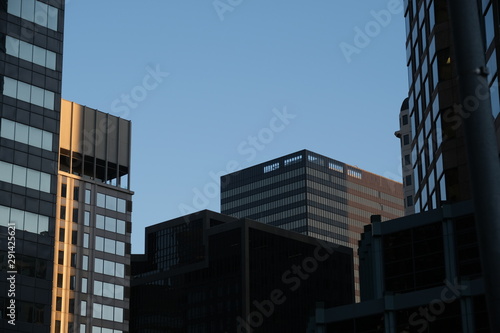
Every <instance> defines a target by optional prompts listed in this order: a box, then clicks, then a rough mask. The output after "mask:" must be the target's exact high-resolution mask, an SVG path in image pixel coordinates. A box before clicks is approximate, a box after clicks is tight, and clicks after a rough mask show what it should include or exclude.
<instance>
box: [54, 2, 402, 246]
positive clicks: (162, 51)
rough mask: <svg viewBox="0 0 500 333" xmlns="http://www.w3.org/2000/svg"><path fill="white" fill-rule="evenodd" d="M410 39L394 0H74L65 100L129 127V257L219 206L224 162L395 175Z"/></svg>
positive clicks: (66, 53) (66, 46)
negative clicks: (149, 229) (155, 230)
mask: <svg viewBox="0 0 500 333" xmlns="http://www.w3.org/2000/svg"><path fill="white" fill-rule="evenodd" d="M231 3H232V4H233V5H231ZM214 4H215V5H217V8H216V7H215V6H214ZM398 5H399V7H398ZM388 8H389V9H391V10H392V12H391V11H389V10H388ZM381 11H382V12H381ZM374 13H379V14H380V15H378V21H377V20H376V19H375V16H377V15H375V16H374ZM360 30H361V31H365V34H366V31H368V34H367V35H364V36H361V35H360V33H359V31H360ZM404 35H405V25H404V19H403V12H402V1H398V0H371V1H368V0H349V1H347V0H346V1H331V0H315V1H311V0H272V1H268V0H267V1H265V0H221V1H215V2H214V1H213V0H162V1H160V0H156V1H150V0H145V1H143V2H140V3H139V2H137V1H130V0H123V1H96V0H87V1H76V0H68V1H67V5H66V19H65V44H64V75H63V98H65V99H68V100H71V101H74V102H77V103H79V104H83V105H87V106H89V107H92V108H96V109H99V110H101V111H103V112H108V113H112V114H115V115H118V116H121V117H124V118H126V119H130V120H131V121H132V130H133V144H132V159H133V161H132V178H131V182H132V183H131V184H132V190H133V191H135V195H134V207H133V208H134V211H133V236H132V252H133V253H142V251H143V245H144V239H143V238H144V228H145V227H146V226H148V225H151V224H155V223H159V222H162V221H165V220H169V219H172V218H176V217H179V216H181V215H184V213H185V211H186V210H189V209H191V211H195V210H196V211H197V210H201V209H205V208H206V209H211V210H214V211H219V208H220V202H219V201H220V198H219V195H218V193H214V192H218V191H214V190H213V189H214V188H215V186H214V184H215V181H214V180H213V179H212V177H211V174H222V173H226V172H225V171H226V170H227V168H228V165H227V164H228V162H231V161H234V162H235V163H237V164H238V165H239V166H240V167H249V166H252V165H254V164H258V163H261V162H264V161H267V160H270V159H273V158H276V157H279V156H282V155H285V154H289V153H292V152H295V151H298V150H301V149H309V150H312V151H315V152H317V153H319V154H323V155H326V156H329V157H331V158H334V159H337V160H339V161H342V162H345V163H348V164H351V165H356V166H358V167H360V168H362V169H366V170H368V171H371V172H373V173H377V174H380V175H383V176H386V177H389V178H394V179H397V180H399V178H398V177H400V174H401V171H400V149H399V142H398V140H397V139H396V138H395V137H394V131H396V130H397V129H398V113H399V109H400V106H401V103H402V101H403V99H404V98H405V96H406V94H407V90H408V88H407V86H408V84H407V74H406V73H407V72H406V65H405V45H404ZM346 55H347V56H346ZM348 60H349V61H348ZM150 73H154V75H151V74H150ZM167 73H168V74H167ZM127 96H128V97H127ZM273 110H274V111H273ZM285 111H286V113H287V114H288V116H287V117H288V118H286V119H285V120H277V119H278V118H276V120H274V118H275V117H276V114H277V113H279V114H281V115H283V114H284V113H285ZM230 167H231V166H230ZM229 171H231V170H229ZM198 191H199V192H201V193H202V194H203V198H200V195H199V194H198V195H196V193H198ZM193 201H194V202H193ZM180 207H184V208H185V209H181V208H180Z"/></svg>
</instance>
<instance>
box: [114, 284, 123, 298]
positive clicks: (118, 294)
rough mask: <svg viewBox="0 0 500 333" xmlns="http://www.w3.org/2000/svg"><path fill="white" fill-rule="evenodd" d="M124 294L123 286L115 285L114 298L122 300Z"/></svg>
mask: <svg viewBox="0 0 500 333" xmlns="http://www.w3.org/2000/svg"><path fill="white" fill-rule="evenodd" d="M123 295H124V287H123V286H115V298H116V299H121V300H123V297H124V296H123Z"/></svg>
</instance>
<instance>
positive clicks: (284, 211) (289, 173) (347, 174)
mask: <svg viewBox="0 0 500 333" xmlns="http://www.w3.org/2000/svg"><path fill="white" fill-rule="evenodd" d="M403 209H404V206H403V193H402V185H401V184H400V183H398V182H395V181H392V180H390V179H387V178H384V177H381V176H378V175H375V174H372V173H370V172H368V171H365V170H361V169H359V168H356V167H354V166H350V165H347V164H345V163H342V162H339V161H336V160H333V159H330V158H328V157H325V156H322V155H319V154H316V153H313V152H310V151H307V150H302V151H299V152H296V153H294V154H290V155H286V156H283V157H280V158H277V159H274V160H272V161H269V162H266V163H262V164H259V165H256V166H253V167H250V168H247V169H244V170H241V171H238V172H235V173H232V174H229V175H226V176H223V177H221V212H222V213H223V214H227V215H231V216H235V217H239V218H242V217H246V218H250V219H254V220H256V221H259V222H263V223H266V224H270V225H273V226H277V227H279V228H283V229H286V230H292V231H295V232H299V233H302V234H305V235H308V236H311V237H315V238H318V239H322V240H325V241H329V242H333V243H335V244H339V245H343V246H348V247H351V248H352V249H353V251H354V268H355V286H356V292H357V297H358V300H359V275H358V257H357V247H358V241H359V240H360V235H361V233H362V232H363V227H364V226H365V225H366V224H369V223H370V216H371V215H373V214H378V215H381V216H382V217H383V219H384V220H388V219H393V218H397V217H400V216H403V215H404V211H403Z"/></svg>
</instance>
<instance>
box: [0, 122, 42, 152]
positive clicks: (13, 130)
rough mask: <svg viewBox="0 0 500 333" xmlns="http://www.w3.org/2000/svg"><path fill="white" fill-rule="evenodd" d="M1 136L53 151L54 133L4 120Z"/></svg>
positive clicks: (0, 131)
mask: <svg viewBox="0 0 500 333" xmlns="http://www.w3.org/2000/svg"><path fill="white" fill-rule="evenodd" d="M0 136H1V137H2V138H6V139H9V140H14V141H17V142H21V143H24V144H27V145H30V146H33V147H37V148H41V149H45V150H50V151H51V150H52V133H50V132H46V131H42V130H40V129H38V128H34V127H31V126H27V125H24V124H21V123H17V122H14V121H11V120H8V119H2V124H1V129H0Z"/></svg>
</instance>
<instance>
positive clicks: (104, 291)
mask: <svg viewBox="0 0 500 333" xmlns="http://www.w3.org/2000/svg"><path fill="white" fill-rule="evenodd" d="M123 294H124V287H123V286H120V285H115V284H113V283H107V282H101V281H97V280H95V281H94V295H96V296H103V297H108V298H115V299H120V300H123Z"/></svg>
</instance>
